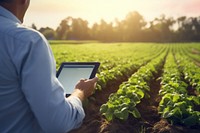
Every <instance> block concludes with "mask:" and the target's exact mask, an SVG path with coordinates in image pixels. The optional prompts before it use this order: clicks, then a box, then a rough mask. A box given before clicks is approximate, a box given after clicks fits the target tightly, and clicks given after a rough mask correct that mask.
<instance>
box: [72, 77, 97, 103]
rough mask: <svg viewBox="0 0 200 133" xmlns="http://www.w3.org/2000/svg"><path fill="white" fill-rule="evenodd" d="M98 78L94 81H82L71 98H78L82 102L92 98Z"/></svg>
mask: <svg viewBox="0 0 200 133" xmlns="http://www.w3.org/2000/svg"><path fill="white" fill-rule="evenodd" d="M97 81H98V78H97V77H95V78H93V79H81V80H80V81H78V83H77V84H76V86H75V90H74V92H73V93H72V94H71V96H76V97H78V98H79V99H80V100H81V101H83V100H84V99H86V98H88V97H89V96H91V95H92V94H93V92H94V89H95V87H96V83H97Z"/></svg>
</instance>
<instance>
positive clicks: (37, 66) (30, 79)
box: [12, 33, 85, 133]
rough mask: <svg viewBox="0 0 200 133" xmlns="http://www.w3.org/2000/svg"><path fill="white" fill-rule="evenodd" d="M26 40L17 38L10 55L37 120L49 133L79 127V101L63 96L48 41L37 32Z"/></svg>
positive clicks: (82, 116) (80, 107) (81, 114)
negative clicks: (16, 43)
mask: <svg viewBox="0 0 200 133" xmlns="http://www.w3.org/2000/svg"><path fill="white" fill-rule="evenodd" d="M34 34H35V33H34ZM29 40H31V41H21V40H20V41H18V43H19V44H18V45H16V46H14V47H15V48H13V52H12V56H13V62H14V64H15V65H16V68H17V72H18V74H19V80H20V82H21V88H22V91H23V93H24V95H25V98H26V99H27V101H28V103H29V105H30V108H31V110H32V111H33V113H34V115H35V117H36V119H37V120H38V123H39V124H40V126H41V128H42V129H43V130H44V131H45V132H48V133H51V132H56V133H58V132H59V133H62V132H67V131H69V130H71V129H73V128H77V127H79V126H80V125H81V123H82V120H83V118H84V116H85V114H84V110H83V108H82V103H81V101H80V100H79V99H78V98H76V97H71V98H68V99H67V98H65V94H64V90H63V88H62V85H61V84H60V82H59V81H58V79H57V78H56V68H55V61H54V57H53V54H52V51H51V49H50V47H49V45H48V42H47V41H46V39H45V38H44V37H43V36H42V35H39V34H38V35H37V34H36V35H31V37H29Z"/></svg>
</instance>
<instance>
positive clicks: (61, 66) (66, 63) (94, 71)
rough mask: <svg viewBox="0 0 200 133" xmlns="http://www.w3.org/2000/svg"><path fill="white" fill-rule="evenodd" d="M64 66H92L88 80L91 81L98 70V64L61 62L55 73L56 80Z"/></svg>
mask: <svg viewBox="0 0 200 133" xmlns="http://www.w3.org/2000/svg"><path fill="white" fill-rule="evenodd" d="M65 65H94V68H93V70H92V73H91V75H90V77H89V79H92V78H94V77H95V75H96V73H97V71H98V68H99V66H100V62H63V63H62V64H61V65H60V68H59V69H58V71H57V73H56V77H57V78H58V76H59V75H60V73H61V71H62V69H63V67H64V66H65Z"/></svg>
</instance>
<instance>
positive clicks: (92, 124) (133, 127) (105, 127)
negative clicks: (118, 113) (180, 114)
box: [70, 69, 200, 133]
mask: <svg viewBox="0 0 200 133" xmlns="http://www.w3.org/2000/svg"><path fill="white" fill-rule="evenodd" d="M161 75H162V69H161V70H160V72H159V74H158V75H155V76H154V77H155V78H154V79H153V80H152V81H151V82H150V88H151V90H150V93H149V95H150V99H143V100H142V101H141V103H140V104H138V105H137V108H138V110H139V112H140V113H141V116H142V117H141V118H140V119H136V118H133V117H132V116H131V115H129V118H128V120H126V121H120V120H113V121H111V122H108V121H106V119H105V118H104V117H103V116H102V115H101V114H100V112H99V109H100V106H101V105H102V104H104V103H106V102H107V100H108V97H109V95H110V94H111V93H114V92H116V91H117V90H118V89H119V85H120V84H121V83H122V82H123V81H126V80H127V79H128V77H124V78H117V79H118V80H117V81H112V82H109V83H108V84H107V86H106V88H105V89H103V90H102V91H97V92H96V93H95V94H94V96H93V97H91V98H90V99H89V103H88V105H87V106H86V107H85V113H86V117H85V119H84V121H83V124H82V126H81V127H80V128H78V129H75V130H73V131H71V132H70V133H187V132H189V133H200V127H191V128H188V127H184V126H182V125H176V126H175V125H172V124H170V123H169V122H168V121H167V120H165V119H161V117H160V115H159V114H158V105H159V102H160V100H161V97H160V96H159V95H158V93H159V90H160V88H161V86H160V80H159V77H160V76H161Z"/></svg>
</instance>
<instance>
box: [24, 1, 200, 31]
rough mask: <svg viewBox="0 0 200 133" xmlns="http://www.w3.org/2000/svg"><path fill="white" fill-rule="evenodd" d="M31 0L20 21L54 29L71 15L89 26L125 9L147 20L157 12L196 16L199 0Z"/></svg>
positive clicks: (117, 16)
mask: <svg viewBox="0 0 200 133" xmlns="http://www.w3.org/2000/svg"><path fill="white" fill-rule="evenodd" d="M146 2H149V0H118V1H116V0H107V1H106V0H101V1H99V0H84V1H80V0H73V1H72V0H58V1H54V0H48V1H47V0H46V1H40V0H34V1H31V3H30V7H29V9H28V11H27V13H26V16H25V19H24V24H25V25H27V26H31V25H32V24H35V25H36V27H37V28H41V27H50V28H53V29H56V28H57V27H58V26H59V24H60V22H61V21H62V20H63V19H65V18H67V17H69V16H71V17H73V18H81V19H84V20H87V21H88V23H89V26H91V25H93V24H94V23H98V22H99V21H100V20H101V19H103V20H105V21H106V22H113V21H114V20H115V19H118V20H123V19H125V17H126V15H127V14H128V13H129V12H132V11H137V12H138V13H140V14H141V15H142V16H143V17H144V20H145V21H147V22H149V21H152V20H154V19H155V18H156V17H160V15H165V16H166V17H173V18H178V17H181V16H187V17H199V16H200V1H199V0H176V1H173V0H165V1H160V0H151V2H150V3H148V4H147V3H146Z"/></svg>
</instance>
